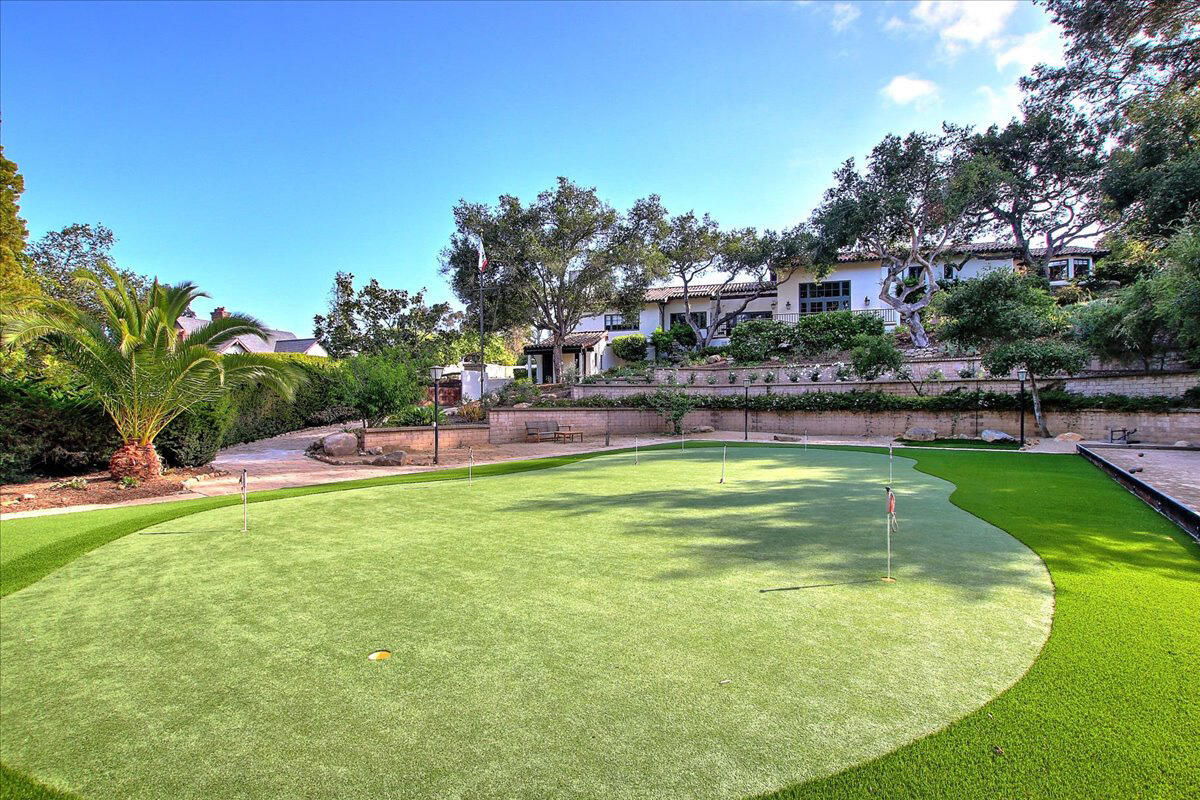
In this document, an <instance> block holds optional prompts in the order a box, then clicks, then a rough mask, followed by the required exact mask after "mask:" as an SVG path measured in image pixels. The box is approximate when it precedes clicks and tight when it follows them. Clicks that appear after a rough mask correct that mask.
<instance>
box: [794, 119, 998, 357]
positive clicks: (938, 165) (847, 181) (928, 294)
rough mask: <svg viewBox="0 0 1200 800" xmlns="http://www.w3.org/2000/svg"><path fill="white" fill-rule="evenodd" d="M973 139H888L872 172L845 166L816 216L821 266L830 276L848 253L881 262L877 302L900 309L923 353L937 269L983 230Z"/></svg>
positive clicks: (871, 159)
mask: <svg viewBox="0 0 1200 800" xmlns="http://www.w3.org/2000/svg"><path fill="white" fill-rule="evenodd" d="M969 167H970V153H969V150H968V148H967V136H966V133H965V132H964V131H962V130H955V129H950V128H948V129H946V131H945V132H943V133H942V134H941V135H932V134H926V133H917V132H913V133H910V134H908V136H906V137H904V138H901V137H899V136H895V135H890V134H889V135H888V136H885V137H884V139H883V141H881V142H880V143H879V144H877V145H876V146H875V147H874V149H873V150H872V151H871V154H870V156H868V158H867V163H866V168H865V169H864V170H862V171H860V170H859V169H857V168H856V166H855V163H854V159H849V160H847V161H846V162H845V163H844V164H843V165H842V166H841V168H840V169H839V170H838V171H837V172H836V173H835V174H834V186H833V187H832V188H830V189H829V190H828V191H827V192H826V193H825V198H824V200H823V201H822V203H821V205H820V206H819V207H818V208H817V210H816V211H815V212H814V213H813V217H812V226H813V230H814V233H815V234H816V247H815V250H816V256H815V263H816V266H817V268H818V272H819V273H823V274H828V273H829V272H830V271H832V270H833V269H834V268H835V267H836V265H837V263H838V257H839V256H840V255H842V254H844V253H853V254H856V255H860V256H861V257H862V258H863V259H872V258H874V259H879V260H880V261H881V262H882V265H883V270H884V278H883V281H882V285H881V287H880V292H879V299H880V300H882V301H883V302H885V303H887V304H888V305H889V306H891V307H892V308H895V309H896V310H897V311H898V312H899V314H900V319H901V321H902V322H903V323H904V324H905V325H907V326H908V328H909V330H910V331H911V332H912V336H913V342H914V344H916V345H917V346H918V347H925V346H928V344H929V337H928V334H927V333H926V331H925V326H924V324H923V322H922V319H921V317H922V312H923V311H924V309H925V308H926V307H927V306H928V305H929V303H930V301H931V300H932V299H933V296H934V294H935V293H936V292H937V291H938V290H939V289H940V286H939V284H938V278H937V275H936V272H935V268H936V267H937V265H939V264H940V263H941V262H943V261H944V260H945V259H947V258H949V257H951V256H953V255H954V254H956V253H958V252H960V251H961V249H962V247H963V245H965V244H967V243H968V242H969V241H971V238H972V236H973V235H974V234H975V233H976V232H977V231H978V230H979V229H980V227H981V224H982V223H981V216H980V212H981V211H982V193H981V188H980V185H979V177H978V174H977V172H976V171H975V170H973V169H970V168H969Z"/></svg>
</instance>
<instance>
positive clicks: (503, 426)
mask: <svg viewBox="0 0 1200 800" xmlns="http://www.w3.org/2000/svg"><path fill="white" fill-rule="evenodd" d="M533 420H555V421H557V422H558V423H559V424H560V425H571V426H573V427H574V428H576V429H579V430H583V431H585V432H587V433H589V434H598V435H603V433H604V431H605V430H606V429H607V430H609V431H611V432H612V433H622V434H631V433H666V432H667V431H668V430H669V426H668V424H667V423H666V422H665V421H664V420H663V418H662V417H661V416H659V415H658V414H656V413H655V412H653V411H646V410H642V409H632V408H614V409H595V408H525V409H508V408H504V409H492V411H491V413H490V415H489V421H490V423H491V426H492V430H491V436H492V439H491V440H492V442H494V443H501V442H522V441H525V422H526V421H533ZM683 424H684V426H685V427H696V426H700V425H710V426H712V427H713V428H715V429H716V430H719V431H741V430H742V426H743V424H744V412H743V411H740V410H737V409H701V410H697V411H692V412H690V413H689V414H688V415H687V416H686V417H684V420H683ZM1046 424H1047V425H1048V426H1049V428H1050V433H1051V435H1056V434H1059V433H1066V432H1067V431H1073V432H1075V433H1078V434H1080V435H1081V436H1083V437H1084V438H1085V439H1089V440H1107V439H1108V433H1109V429H1110V428H1130V429H1133V428H1136V429H1137V431H1138V432H1137V435H1136V437H1135V438H1137V439H1139V440H1140V441H1144V442H1153V443H1160V444H1171V443H1173V442H1175V441H1177V440H1180V439H1183V440H1187V441H1191V442H1200V411H1197V410H1187V411H1175V412H1169V413H1158V412H1116V411H1074V412H1056V411H1051V412H1048V413H1047V415H1046ZM913 426H921V427H928V428H933V429H934V430H936V431H937V432H938V436H939V437H943V438H955V437H966V438H971V437H975V436H978V435H979V433H980V432H981V431H983V430H984V429H985V428H992V429H995V430H1001V431H1004V432H1006V433H1009V434H1011V435H1013V436H1016V435H1018V433H1019V432H1020V426H1021V418H1020V413H1019V412H1016V411H978V412H977V411H888V412H871V413H856V412H849V411H833V412H817V411H792V412H774V411H752V412H750V430H751V431H754V432H756V433H789V434H793V435H802V434H804V432H805V431H807V432H808V433H809V434H811V435H822V436H872V437H892V436H900V435H901V434H903V433H904V431H905V430H906V429H908V428H910V427H913ZM1025 433H1026V436H1034V423H1033V414H1032V412H1029V413H1027V414H1026V416H1025Z"/></svg>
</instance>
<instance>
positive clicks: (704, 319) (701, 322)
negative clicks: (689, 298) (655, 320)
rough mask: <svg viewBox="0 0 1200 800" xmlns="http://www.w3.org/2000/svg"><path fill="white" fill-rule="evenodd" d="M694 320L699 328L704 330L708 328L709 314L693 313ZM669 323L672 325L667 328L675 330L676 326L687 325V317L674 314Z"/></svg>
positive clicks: (704, 312)
mask: <svg viewBox="0 0 1200 800" xmlns="http://www.w3.org/2000/svg"><path fill="white" fill-rule="evenodd" d="M692 319H693V320H695V322H696V327H697V328H700V329H701V330H703V329H704V328H707V327H708V312H707V311H693V312H692ZM668 321H669V322H670V323H671V324H670V325H668V326H667V327H668V328H674V327H675V325H676V324H679V325H687V316H686V315H685V314H682V313H680V314H672V315H671V318H670V319H669V320H668Z"/></svg>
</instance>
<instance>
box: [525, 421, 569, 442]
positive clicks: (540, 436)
mask: <svg viewBox="0 0 1200 800" xmlns="http://www.w3.org/2000/svg"><path fill="white" fill-rule="evenodd" d="M570 429H571V426H570V425H559V424H558V423H557V422H556V421H554V420H552V419H535V420H530V421H528V422H526V423H525V440H526V441H529V442H553V441H558V434H559V433H561V432H564V431H569V430H570Z"/></svg>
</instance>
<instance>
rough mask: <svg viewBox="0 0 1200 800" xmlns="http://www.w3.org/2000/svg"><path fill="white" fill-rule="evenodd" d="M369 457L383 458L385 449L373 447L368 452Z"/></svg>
mask: <svg viewBox="0 0 1200 800" xmlns="http://www.w3.org/2000/svg"><path fill="white" fill-rule="evenodd" d="M367 455H369V456H381V455H383V448H382V447H372V448H370V449H369V450H367Z"/></svg>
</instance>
